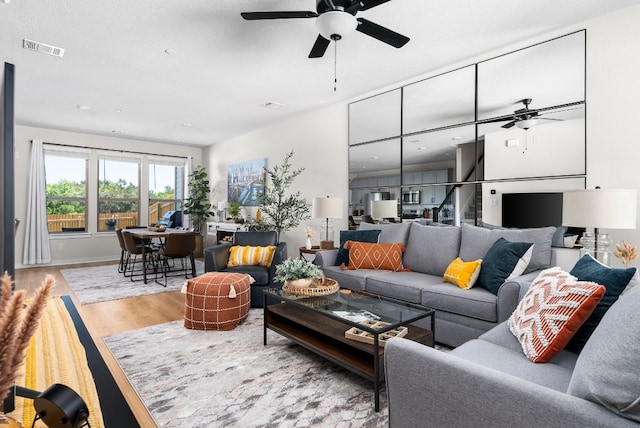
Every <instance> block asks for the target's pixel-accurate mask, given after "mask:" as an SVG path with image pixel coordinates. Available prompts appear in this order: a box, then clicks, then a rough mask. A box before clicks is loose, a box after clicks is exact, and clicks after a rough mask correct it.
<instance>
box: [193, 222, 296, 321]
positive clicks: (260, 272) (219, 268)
mask: <svg viewBox="0 0 640 428" xmlns="http://www.w3.org/2000/svg"><path fill="white" fill-rule="evenodd" d="M232 245H242V246H246V245H250V246H260V247H264V246H267V245H275V246H276V251H275V253H274V254H273V260H272V261H271V266H270V267H269V268H267V267H264V266H235V267H231V268H227V262H228V261H229V250H230V248H231V246H232ZM286 258H287V244H286V242H281V243H278V235H277V234H276V232H275V231H268V232H235V233H234V235H233V243H222V244H218V245H214V246H212V247H209V248H207V249H205V251H204V270H205V272H236V273H247V274H249V275H251V276H252V277H253V279H254V280H255V282H254V283H253V284H251V307H252V308H261V307H262V306H263V297H262V291H263V290H264V289H265V288H271V287H281V286H282V284H281V283H279V282H275V281H274V280H273V277H274V276H275V274H276V266H277V265H278V264H280V263H282V261H283V260H285V259H286Z"/></svg>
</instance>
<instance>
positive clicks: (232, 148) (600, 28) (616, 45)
mask: <svg viewBox="0 0 640 428" xmlns="http://www.w3.org/2000/svg"><path fill="white" fill-rule="evenodd" d="M638 22H640V6H634V7H631V8H627V9H624V10H621V11H619V12H616V13H613V14H610V15H606V16H603V17H599V18H597V19H594V20H591V21H587V22H584V23H582V24H580V25H574V26H571V27H567V28H564V29H561V30H558V31H555V32H552V33H548V34H545V35H541V36H540V37H537V38H534V39H530V40H525V41H521V42H518V43H515V44H512V45H510V46H505V47H504V48H503V49H500V50H497V51H493V52H490V53H487V54H483V55H481V56H478V57H475V58H470V59H469V60H468V61H465V62H461V63H458V64H454V65H452V66H451V67H450V68H449V69H444V70H437V71H435V72H433V73H429V74H425V75H422V76H416V78H414V79H411V80H409V81H403V82H399V83H397V84H396V85H392V86H389V87H385V88H380V90H379V91H375V92H372V93H368V94H363V95H362V96H361V97H359V99H362V98H365V97H367V96H371V95H375V94H377V93H381V92H384V91H388V90H391V89H394V88H397V87H399V86H402V85H406V84H408V83H412V82H415V81H418V80H421V79H424V78H427V77H431V76H434V75H436V74H440V73H442V72H444V71H448V70H453V69H456V68H459V67H461V66H465V65H468V64H471V63H474V62H478V61H482V60H486V59H488V58H492V57H494V56H497V55H500V54H503V53H507V52H510V51H513V50H515V49H519V48H522V47H527V46H530V45H532V44H534V43H539V42H542V41H546V40H549V39H551V38H554V37H558V36H561V35H564V34H568V33H570V32H573V31H576V30H580V29H584V28H586V29H587V89H586V93H587V176H588V179H587V187H594V186H596V185H599V186H601V187H608V188H636V189H638V188H640V180H639V179H638V173H637V171H638V163H639V162H640V137H638V136H637V123H638V115H639V114H640V113H639V112H640V107H639V100H640V84H638V77H637V76H638V74H637V70H639V69H640V50H639V49H638V46H640V26H639V25H637V23H638ZM353 101H355V100H353ZM347 125H348V124H347V107H346V104H344V105H342V104H341V105H337V106H334V107H330V108H326V109H323V110H320V111H316V112H311V113H308V114H306V115H304V116H301V117H298V118H294V119H292V120H290V121H287V122H284V123H281V124H278V125H276V126H273V127H270V128H266V129H262V130H258V131H256V132H253V133H251V134H247V135H244V136H241V137H238V138H234V139H232V140H229V141H225V142H223V143H219V144H215V145H213V146H211V147H210V148H209V151H208V152H209V155H208V157H209V163H210V166H211V171H212V174H213V175H214V176H216V177H217V178H219V181H217V184H216V191H217V192H218V193H217V195H214V200H223V199H224V198H225V197H224V196H222V197H221V195H225V193H226V184H225V181H224V179H223V178H224V176H225V174H226V166H227V165H228V164H230V163H236V162H240V161H245V160H250V159H254V158H258V157H267V158H268V163H269V166H271V165H273V164H274V162H279V160H280V159H281V158H282V156H283V155H284V154H285V153H286V152H287V151H288V150H290V149H294V150H295V151H296V156H295V158H294V161H295V163H296V165H302V166H306V167H307V168H308V169H307V171H305V173H304V174H303V176H302V177H301V178H300V180H299V182H297V183H296V186H295V188H296V189H298V188H299V189H300V190H302V192H303V195H305V196H306V197H307V198H308V199H309V200H310V199H311V198H312V197H314V196H317V195H323V194H325V193H326V194H330V195H331V196H339V197H342V198H344V199H345V218H346V214H347V213H346V200H347V197H348V190H347V186H348V179H347V170H348V150H347V141H348V126H347ZM552 187H553V186H552ZM612 209H615V207H612ZM310 223H314V224H319V223H318V222H317V220H316V221H311V222H310ZM344 227H346V221H345V222H344V223H343V224H342V226H340V228H344ZM602 232H611V235H612V238H613V242H620V241H621V240H622V239H625V240H627V242H630V243H631V244H632V245H637V246H640V230H636V231H629V230H624V231H613V230H610V231H605V230H602ZM336 238H337V236H336ZM283 240H285V241H287V243H288V244H289V246H290V248H293V249H297V247H298V246H300V245H302V243H303V242H304V235H303V233H302V230H301V229H300V230H295V231H292V232H290V233H287V234H285V237H284V239H283ZM295 252H297V251H295ZM295 252H294V251H292V250H291V249H290V255H291V254H292V253H293V254H295ZM613 264H614V265H619V262H618V260H617V259H615V260H614V261H613Z"/></svg>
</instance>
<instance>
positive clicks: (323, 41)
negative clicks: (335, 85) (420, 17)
mask: <svg viewBox="0 0 640 428" xmlns="http://www.w3.org/2000/svg"><path fill="white" fill-rule="evenodd" d="M389 1H390V0H316V12H311V11H272V12H242V13H241V14H240V15H241V16H242V17H243V18H244V19H246V20H249V21H254V20H264V19H296V18H316V28H317V30H318V33H320V34H319V35H318V37H317V39H316V42H315V43H314V45H313V47H312V48H311V52H310V53H309V58H320V57H322V56H324V54H325V52H326V51H327V48H328V47H329V44H330V43H331V40H333V41H336V42H337V41H338V40H340V39H342V38H343V37H345V36H348V35H349V34H351V33H353V32H354V31H359V32H361V33H363V34H366V35H367V36H370V37H373V38H374V39H377V40H380V41H381V42H383V43H386V44H388V45H390V46H393V47H395V48H401V47H402V46H404V45H405V44H407V42H409V38H408V37H406V36H403V35H402V34H399V33H396V32H395V31H392V30H390V29H388V28H385V27H383V26H381V25H378V24H376V23H373V22H371V21H368V20H366V19H364V18H356V16H355V15H356V14H357V13H358V12H360V11H363V10H368V9H371V8H374V7H376V6H379V5H381V4H383V3H387V2H389Z"/></svg>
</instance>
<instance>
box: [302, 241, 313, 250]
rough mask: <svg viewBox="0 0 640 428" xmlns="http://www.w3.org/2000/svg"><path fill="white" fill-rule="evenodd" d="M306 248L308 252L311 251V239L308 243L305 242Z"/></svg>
mask: <svg viewBox="0 0 640 428" xmlns="http://www.w3.org/2000/svg"><path fill="white" fill-rule="evenodd" d="M304 248H306V249H307V250H310V249H311V248H312V245H311V238H307V242H305V244H304Z"/></svg>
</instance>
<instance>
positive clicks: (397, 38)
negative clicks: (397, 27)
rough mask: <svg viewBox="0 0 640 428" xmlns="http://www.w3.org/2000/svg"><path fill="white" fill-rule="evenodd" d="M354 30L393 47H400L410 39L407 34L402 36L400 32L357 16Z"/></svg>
mask: <svg viewBox="0 0 640 428" xmlns="http://www.w3.org/2000/svg"><path fill="white" fill-rule="evenodd" d="M356 30H357V31H360V32H361V33H363V34H366V35H367V36H371V37H373V38H374V39H378V40H380V41H381V42H384V43H386V44H388V45H391V46H393V47H394V48H401V47H403V46H404V45H406V44H407V42H408V41H409V40H410V39H409V38H408V37H407V36H403V35H402V34H400V33H396V32H395V31H391V30H389V29H388V28H385V27H383V26H381V25H378V24H375V23H373V22H371V21H367V20H366V19H364V18H358V27H357V28H356Z"/></svg>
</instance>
